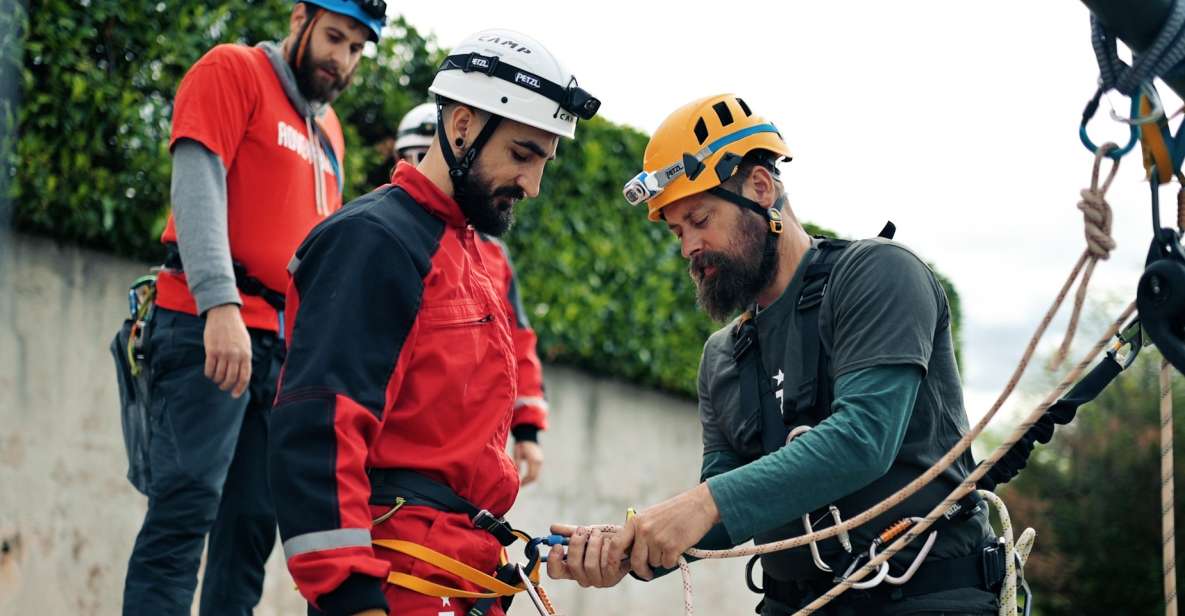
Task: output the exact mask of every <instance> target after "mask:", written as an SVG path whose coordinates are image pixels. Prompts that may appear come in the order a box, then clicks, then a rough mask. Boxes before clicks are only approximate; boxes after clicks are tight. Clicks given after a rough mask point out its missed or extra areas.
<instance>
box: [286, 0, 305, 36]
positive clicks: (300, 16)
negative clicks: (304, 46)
mask: <svg viewBox="0 0 1185 616" xmlns="http://www.w3.org/2000/svg"><path fill="white" fill-rule="evenodd" d="M308 17H309V13H308V8H307V7H305V5H304V3H303V2H297V3H296V4H295V5H293V7H292V14H291V15H290V16H289V17H288V36H289V37H291V38H295V37H296V35H297V34H299V33H300V27H301V26H303V25H304V22H305V20H306V19H308Z"/></svg>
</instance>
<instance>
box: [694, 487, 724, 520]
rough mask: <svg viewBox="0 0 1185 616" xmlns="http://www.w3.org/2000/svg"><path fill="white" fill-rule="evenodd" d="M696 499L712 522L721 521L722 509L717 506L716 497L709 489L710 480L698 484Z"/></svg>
mask: <svg viewBox="0 0 1185 616" xmlns="http://www.w3.org/2000/svg"><path fill="white" fill-rule="evenodd" d="M695 489H696V492H697V494H696V496H697V498H696V500H697V502H698V503H699V507H700V510H701V511H702V512H703V514H704V516H705V517H707V519H708V520H709V521H710V522H711V523H712V524H719V523H720V510H719V509H718V508H717V507H716V499H715V498H714V497H713V496H712V491H711V490H709V489H708V482H706V481H705V482H703V483H701V484H699V485H698V486H696V488H695Z"/></svg>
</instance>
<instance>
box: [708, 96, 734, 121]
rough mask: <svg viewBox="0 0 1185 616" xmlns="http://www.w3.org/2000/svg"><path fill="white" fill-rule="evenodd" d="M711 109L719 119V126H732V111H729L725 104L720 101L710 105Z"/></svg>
mask: <svg viewBox="0 0 1185 616" xmlns="http://www.w3.org/2000/svg"><path fill="white" fill-rule="evenodd" d="M712 109H714V110H715V111H716V117H718V118H720V126H728V125H729V124H732V111H731V110H729V108H728V104H727V103H725V102H724V101H720V102H719V103H716V104H715V105H712Z"/></svg>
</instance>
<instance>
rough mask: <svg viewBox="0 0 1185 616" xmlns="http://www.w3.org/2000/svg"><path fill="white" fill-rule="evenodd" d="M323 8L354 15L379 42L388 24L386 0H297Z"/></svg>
mask: <svg viewBox="0 0 1185 616" xmlns="http://www.w3.org/2000/svg"><path fill="white" fill-rule="evenodd" d="M296 1H297V2H304V3H305V4H311V5H313V6H317V7H320V8H323V9H325V10H327V11H333V12H334V13H340V14H342V15H345V16H346V17H353V18H354V19H357V20H358V21H360V22H362V24H363V25H365V26H366V27H367V28H369V29H370V40H372V41H374V42H378V40H379V37H380V36H382V33H383V26H384V25H386V24H387V3H386V2H385V0H296Z"/></svg>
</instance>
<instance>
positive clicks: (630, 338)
mask: <svg viewBox="0 0 1185 616" xmlns="http://www.w3.org/2000/svg"><path fill="white" fill-rule="evenodd" d="M290 7H291V3H290V2H288V1H287V0H240V1H238V2H235V3H233V8H232V3H224V2H209V1H205V2H202V1H195V2H184V3H168V5H166V3H164V2H149V1H145V0H90V2H89V4H88V5H87V6H86V7H85V8H80V6H79V4H78V3H76V2H74V1H71V0H43V1H41V2H38V3H37V5H36V8H35V9H34V10H33V11H32V13H31V15H29V16H28V21H27V23H26V24H24V28H23V32H24V33H25V38H24V41H23V42H24V56H23V59H22V60H21V62H22V69H21V86H22V90H23V99H22V106H21V108H20V110H19V126H18V130H19V138H18V141H17V144H16V149H15V154H16V157H15V181H14V183H13V186H12V190H11V196H12V198H13V203H14V223H15V225H16V227H17V228H18V229H21V230H24V231H28V232H34V233H40V234H45V235H50V236H52V237H55V238H60V239H63V240H68V241H71V242H77V243H81V244H83V245H86V246H90V247H94V248H97V249H101V250H105V251H110V252H114V253H117V254H121V255H125V256H129V257H134V258H138V259H142V260H146V261H154V260H158V259H159V258H160V257H161V248H160V245H159V244H158V241H157V238H158V237H159V235H160V232H161V230H162V228H163V226H164V221H165V219H166V216H167V213H168V191H169V169H170V163H169V155H168V150H167V147H168V136H169V126H170V114H171V100H172V96H173V93H174V91H175V90H176V87H177V84H178V82H179V80H180V78H181V77H182V75H183V74H184V72H185V70H186V69H187V68H188V67H189V66H190V65H191V64H192V63H193V62H194V61H196V60H197V59H198V58H199V57H200V56H201V54H202V53H204V52H205V51H206V50H208V49H209V48H210V47H212V46H213V45H214V44H216V43H220V42H243V43H254V42H256V41H259V40H279V39H280V38H282V37H283V35H284V34H285V32H286V28H287V23H288V20H287V16H288V12H289V10H290ZM18 13H19V12H14V15H16V14H18ZM7 55H9V54H6V56H7ZM373 56H374V57H371V58H368V59H366V60H364V62H363V65H362V66H361V67H360V68H359V70H358V73H357V75H356V77H355V80H354V84H353V85H352V86H351V87H350V88H349V89H348V90H347V91H346V92H345V93H344V94H343V95H342V97H341V98H340V99H339V101H338V102H337V103H335V105H334V107H335V109H336V110H337V113H338V115H339V116H340V117H341V119H342V123H343V126H344V128H345V132H346V140H347V143H348V144H349V152H348V155H347V162H346V178H347V182H346V186H347V188H346V197H347V198H352V197H356V196H358V195H360V194H362V193H364V192H365V191H366V190H369V189H370V188H373V187H374V186H375V185H376V184H378V183H381V182H383V181H384V179H385V177H386V175H387V173H388V171H389V169H390V165H391V162H392V161H391V160H390V158H389V152H390V142H389V139H390V138H391V137H392V136H393V134H394V132H395V128H396V126H397V124H398V120H399V118H400V117H401V116H402V114H403V113H405V112H406V111H407V110H408V109H410V108H411V107H412V106H414V105H415V104H417V103H419V102H421V101H422V100H423V99H424V98H425V96H426V93H427V88H428V85H429V83H430V82H431V78H432V75H433V72H434V69H435V67H436V66H437V64H438V63H439V61H440V60H441V59H442V57H443V50H442V49H440V48H439V47H438V46H437V44H436V42H435V41H434V39H433V38H432V37H431V36H426V35H424V34H422V33H420V32H419V31H418V30H416V29H415V28H414V27H412V26H411V25H409V24H407V23H406V22H405V21H404V20H402V19H401V18H400V19H395V20H394V23H393V24H392V26H391V27H390V28H389V30H388V35H387V36H385V37H384V39H383V41H382V43H381V44H380V45H379V46H378V47H377V48H375V49H374V50H373ZM645 143H646V135H644V134H642V133H640V132H638V131H636V130H633V129H630V128H628V127H624V126H617V125H614V124H612V123H610V122H607V121H605V120H601V119H595V120H593V121H591V122H587V123H583V125H582V127H581V128H580V129H579V135H578V139H577V140H576V141H564V142H563V143H562V144H561V146H560V151H559V156H558V159H557V160H556V162H555V163H553V165H552V167H551V168H550V169H549V170H548V172H547V174H546V176H545V180H544V189H543V194H544V196H543V197H541V198H539V199H536V200H534V201H530V202H526V203H523V204H520V205H519V212H518V225H517V226H516V228H515V229H514V230H513V231H512V232H511V233H510V234H509V235H508V236H507V238H506V239H507V243H508V244H509V245H510V247H511V253H512V254H513V255H514V258H515V264H516V267H517V269H518V272H519V276H520V280H521V288H522V291H523V295H524V297H525V298H526V304H527V306H528V311H529V313H530V315H529V316H530V318H531V320H532V322H533V324H534V326H535V328H536V330H537V331H538V333H539V350H540V354H541V355H542V356H543V357H544V358H545V359H547V360H550V361H555V362H563V363H568V364H573V365H576V366H580V367H582V368H585V369H588V370H592V371H595V372H599V373H603V374H608V375H614V376H618V377H621V378H625V379H629V380H631V381H635V382H638V383H642V384H647V385H651V386H657V387H660V388H663V389H666V390H670V391H674V392H679V393H682V394H685V395H693V394H694V387H695V371H696V367H697V363H698V360H699V355H700V350H701V348H702V345H703V342H704V340H705V338H706V337H707V336H708V334H709V333H711V332H712V331H713V330H714V329H715V328H716V325H714V324H713V323H712V322H711V321H709V320H708V318H707V317H706V316H704V315H703V314H702V313H701V312H699V311H698V310H697V309H696V307H695V298H694V290H693V287H692V284H691V282H690V281H689V279H688V277H687V274H686V265H685V262H684V260H683V259H682V258H681V257H680V255H679V246H678V243H677V242H676V241H675V240H674V239H673V237H671V235H670V234H669V232H668V231H667V230H666V228H665V226H663V225H656V224H652V223H649V222H647V220H646V217H645V216H644V215H643V212H642V211H641V210H638V209H630V208H629V207H628V206H626V205H625V203H624V201H623V200H622V199H621V196H620V195H621V193H620V189H621V184H622V182H623V180H625V179H627V178H629V177H631V176H632V175H633V174H634V173H635V172H636V171H637V166H638V164H639V161H640V160H641V157H642V150H643V148H644V147H645ZM815 230H816V231H819V230H818V229H815ZM947 289H948V293H949V294H950V295H951V298H952V301H953V302H955V303H956V305H957V294H955V293H954V289H953V287H951V286H950V285H949V284H948V285H947Z"/></svg>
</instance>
